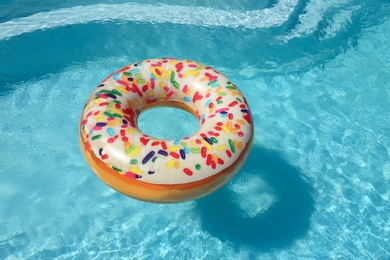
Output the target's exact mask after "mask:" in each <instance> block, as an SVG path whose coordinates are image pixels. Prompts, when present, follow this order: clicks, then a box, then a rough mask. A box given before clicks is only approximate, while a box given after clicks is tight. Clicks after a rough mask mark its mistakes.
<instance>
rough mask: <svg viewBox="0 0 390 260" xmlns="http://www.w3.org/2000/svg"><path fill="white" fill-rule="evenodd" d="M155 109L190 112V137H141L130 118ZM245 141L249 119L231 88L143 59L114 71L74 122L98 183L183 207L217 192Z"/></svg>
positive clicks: (179, 63)
mask: <svg viewBox="0 0 390 260" xmlns="http://www.w3.org/2000/svg"><path fill="white" fill-rule="evenodd" d="M157 106H169V107H177V108H181V109H183V110H186V111H188V112H190V113H192V114H193V115H195V116H196V117H197V118H198V120H199V123H200V126H199V129H198V131H197V132H196V133H195V134H193V135H191V136H188V137H185V138H182V139H180V140H162V139H158V138H154V137H151V136H148V135H146V134H144V133H143V132H141V131H140V129H138V128H137V119H138V116H139V115H140V113H142V112H143V111H145V110H146V109H149V108H152V107H157ZM151 127H153V126H151ZM252 141H253V123H252V117H251V112H250V109H249V107H248V104H247V102H246V100H245V98H244V96H243V95H242V93H241V92H240V91H239V89H238V88H237V87H236V86H235V85H234V84H233V83H232V82H231V81H230V80H229V79H227V78H226V77H225V76H224V75H222V74H221V73H219V72H218V71H216V70H214V69H212V68H211V67H208V66H206V65H203V64H201V63H198V62H194V61H190V60H176V59H150V60H145V61H142V62H138V63H134V64H131V65H128V66H126V67H124V68H122V69H120V70H119V71H117V72H115V73H113V74H111V75H110V76H109V77H107V78H106V79H105V80H104V81H103V82H102V83H101V84H100V85H99V86H98V87H97V88H96V89H95V90H94V91H93V93H92V95H91V96H90V98H89V99H88V101H87V103H86V105H85V107H84V110H83V112H82V116H81V121H80V143H81V148H82V152H83V154H84V156H85V158H86V160H87V162H88V164H89V165H90V167H91V168H92V169H93V171H94V172H95V173H96V174H97V175H98V177H99V178H100V179H102V180H103V181H104V182H105V183H106V184H107V185H109V186H110V187H112V188H113V189H115V190H117V191H119V192H121V193H123V194H125V195H127V196H129V197H133V198H136V199H139V200H144V201H150V202H160V203H174V202H181V201H187V200H192V199H196V198H199V197H202V196H205V195H207V194H209V193H211V192H213V191H215V190H217V189H218V188H220V187H221V186H223V185H224V184H226V183H227V182H228V181H229V180H230V179H231V178H232V177H233V176H234V175H235V174H236V173H237V172H238V170H239V169H240V168H241V166H242V165H243V163H244V162H245V160H246V158H247V156H248V154H249V151H250V149H251V145H252Z"/></svg>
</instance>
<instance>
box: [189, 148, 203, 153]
mask: <svg viewBox="0 0 390 260" xmlns="http://www.w3.org/2000/svg"><path fill="white" fill-rule="evenodd" d="M190 151H191V153H200V151H201V149H200V148H190Z"/></svg>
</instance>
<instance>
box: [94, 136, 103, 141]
mask: <svg viewBox="0 0 390 260" xmlns="http://www.w3.org/2000/svg"><path fill="white" fill-rule="evenodd" d="M99 138H102V135H94V136H92V140H96V139H99Z"/></svg>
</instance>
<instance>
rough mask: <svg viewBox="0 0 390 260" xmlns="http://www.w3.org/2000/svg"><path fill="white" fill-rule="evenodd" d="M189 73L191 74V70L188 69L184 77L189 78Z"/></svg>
mask: <svg viewBox="0 0 390 260" xmlns="http://www.w3.org/2000/svg"><path fill="white" fill-rule="evenodd" d="M189 74H190V71H189V70H187V71H186V72H185V73H184V75H183V78H187V77H188V75H189Z"/></svg>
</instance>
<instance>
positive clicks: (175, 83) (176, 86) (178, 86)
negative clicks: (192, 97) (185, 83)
mask: <svg viewBox="0 0 390 260" xmlns="http://www.w3.org/2000/svg"><path fill="white" fill-rule="evenodd" d="M172 73H173V72H172ZM172 84H173V86H174V87H175V88H177V89H179V88H180V85H179V83H177V82H176V81H174V82H172Z"/></svg>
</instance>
